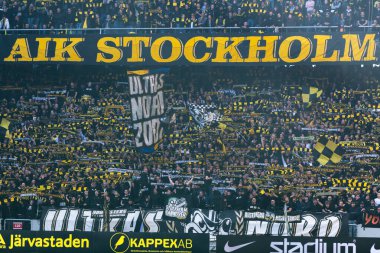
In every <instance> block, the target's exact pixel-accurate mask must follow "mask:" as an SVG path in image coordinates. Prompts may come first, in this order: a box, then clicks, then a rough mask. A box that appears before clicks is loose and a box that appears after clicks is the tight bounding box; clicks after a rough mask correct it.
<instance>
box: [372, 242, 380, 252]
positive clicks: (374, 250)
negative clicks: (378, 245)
mask: <svg viewBox="0 0 380 253" xmlns="http://www.w3.org/2000/svg"><path fill="white" fill-rule="evenodd" d="M371 253H380V249H375V244H373V245H372V248H371Z"/></svg>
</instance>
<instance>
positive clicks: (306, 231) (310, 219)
mask: <svg viewBox="0 0 380 253" xmlns="http://www.w3.org/2000/svg"><path fill="white" fill-rule="evenodd" d="M164 213H165V210H163V209H152V210H126V209H119V210H110V213H109V214H110V231H111V232H113V231H123V232H161V233H209V234H211V235H284V234H285V233H286V230H287V229H285V227H286V224H288V228H289V229H288V231H289V234H290V235H292V236H319V237H337V236H348V215H347V214H339V213H334V214H323V213H318V214H311V213H303V214H302V215H295V216H293V217H292V215H288V219H289V220H292V221H293V222H289V223H284V222H282V221H281V219H282V218H281V215H280V216H278V217H276V216H272V218H273V217H274V219H277V220H278V221H277V222H273V221H268V220H265V219H267V218H268V216H266V215H265V214H263V212H261V211H257V212H246V211H233V210H227V211H219V212H218V211H215V210H203V209H191V210H189V214H188V215H189V219H187V220H185V221H183V220H173V219H167V218H165V215H164ZM263 215H264V216H263ZM181 218H182V217H181ZM103 227H104V226H103V211H102V210H88V209H77V208H64V209H44V210H43V214H42V216H41V230H42V231H103Z"/></svg>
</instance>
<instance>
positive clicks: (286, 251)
mask: <svg viewBox="0 0 380 253" xmlns="http://www.w3.org/2000/svg"><path fill="white" fill-rule="evenodd" d="M330 245H331V244H330ZM331 246H332V250H330V247H329V244H328V243H327V242H324V241H323V239H315V241H314V242H307V243H302V242H297V241H291V242H289V241H288V239H287V238H285V239H284V241H281V242H271V244H270V247H271V251H270V253H293V252H297V253H356V244H355V243H332V245H331Z"/></svg>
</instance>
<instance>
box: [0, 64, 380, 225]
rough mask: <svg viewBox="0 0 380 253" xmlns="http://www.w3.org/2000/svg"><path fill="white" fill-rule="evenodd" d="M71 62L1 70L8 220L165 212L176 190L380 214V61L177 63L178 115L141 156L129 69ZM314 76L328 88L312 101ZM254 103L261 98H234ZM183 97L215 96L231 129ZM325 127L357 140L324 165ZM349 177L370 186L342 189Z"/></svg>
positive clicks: (0, 187) (192, 202)
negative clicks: (307, 97)
mask: <svg viewBox="0 0 380 253" xmlns="http://www.w3.org/2000/svg"><path fill="white" fill-rule="evenodd" d="M8 68H12V67H8ZM62 68H63V69H58V70H57V69H56V68H51V67H47V68H45V67H44V68H42V67H39V68H37V69H28V68H27V67H25V68H24V69H23V68H19V69H17V70H15V69H13V70H12V71H11V70H10V69H8V70H7V71H3V72H2V73H1V76H0V80H1V83H2V86H0V89H1V92H0V94H1V95H0V96H1V98H0V99H1V101H0V113H1V117H6V118H7V119H9V120H10V121H11V126H10V134H11V137H10V138H3V139H2V140H1V143H0V148H1V149H0V158H1V161H0V194H1V195H0V201H1V207H2V209H1V210H2V217H3V218H10V217H13V218H16V217H17V218H20V217H27V218H35V217H37V215H38V213H39V212H40V210H41V208H42V207H44V206H48V207H57V208H58V207H64V206H69V207H85V208H93V209H103V208H104V206H105V205H107V207H108V208H110V209H117V208H143V209H144V208H145V209H149V208H163V207H164V205H165V199H166V198H167V197H168V196H184V197H185V198H186V199H187V202H188V205H189V207H190V208H213V209H215V210H225V209H240V210H257V209H264V210H271V211H281V210H283V206H284V204H286V205H287V207H288V211H289V212H302V211H305V212H326V213H330V212H348V213H351V214H352V215H354V217H356V218H358V219H359V218H360V217H361V215H360V213H361V212H362V211H364V210H371V211H373V212H380V193H378V192H379V189H378V188H377V184H378V180H379V176H380V170H379V164H380V163H379V159H378V154H379V151H378V142H379V127H378V124H379V122H378V120H377V119H378V113H379V109H380V107H379V106H378V105H379V103H380V101H379V94H380V90H379V83H378V80H380V79H379V78H378V76H377V75H378V73H377V71H376V70H375V69H372V68H360V67H336V68H323V67H320V68H311V67H294V68H292V69H291V71H290V70H289V68H285V67H279V68H277V69H275V68H241V69H239V70H237V69H234V68H229V69H228V70H227V69H225V68H212V69H207V70H205V69H202V71H199V69H197V68H190V67H186V68H178V69H177V68H172V70H171V72H170V74H169V75H168V76H167V78H166V84H165V90H166V91H165V101H166V105H165V106H166V108H176V109H175V114H174V115H175V116H174V118H175V122H174V123H172V124H170V125H169V126H168V127H167V129H166V134H165V138H164V141H163V142H162V143H161V144H160V145H159V148H158V150H157V151H156V152H154V153H152V154H142V153H139V152H136V150H135V149H134V145H133V132H132V130H131V129H130V127H131V122H130V118H129V115H130V113H129V98H128V93H127V90H128V89H127V87H125V83H119V82H118V81H124V80H127V78H126V76H125V71H123V70H119V69H117V68H115V69H112V70H110V69H107V70H104V69H91V68H89V69H87V70H84V68H81V70H80V71H79V70H73V69H72V68H69V67H67V68H66V70H65V69H64V67H62ZM274 71H275V72H276V76H275V77H274V76H273V72H274ZM15 73H17V75H16V74H15ZM304 73H308V74H307V76H305V74H304ZM313 76H317V77H318V79H315V78H314V77H313ZM309 77H310V78H309ZM304 85H318V87H319V88H321V89H323V95H322V97H321V100H320V101H318V102H315V103H313V104H312V105H311V106H310V107H307V106H304V105H303V103H302V101H301V95H300V94H301V93H300V92H301V91H300V87H302V86H304ZM251 101H261V102H260V103H253V104H249V105H247V106H244V105H242V106H238V105H239V102H241V103H244V102H251ZM187 102H191V103H195V104H199V105H205V104H209V105H211V104H212V105H215V106H216V107H217V108H219V109H218V110H219V111H220V113H221V114H222V115H223V117H224V118H223V119H224V120H225V121H224V122H225V123H226V124H227V125H228V128H227V129H224V130H221V129H220V128H219V127H217V126H210V127H204V128H200V127H199V125H198V124H197V122H195V121H194V120H193V119H192V117H191V116H190V114H189V111H188V110H187V109H186V107H187V106H186V104H187ZM110 106H119V107H118V108H113V109H112V108H110ZM120 106H121V107H122V108H125V110H123V109H120V108H121V107H120ZM336 110H338V111H336ZM342 115H353V117H343V116H342ZM328 118H330V119H328ZM302 128H308V130H307V129H306V130H304V129H302ZM312 129H319V130H316V131H315V130H312ZM320 135H329V137H330V138H332V139H333V140H334V141H335V142H336V143H339V142H341V141H351V142H355V141H356V142H359V144H357V145H353V146H352V147H350V148H351V150H347V151H346V156H345V157H344V158H343V160H342V162H341V163H339V164H335V165H326V166H322V167H320V166H318V164H317V163H315V161H314V158H313V155H312V153H311V150H312V148H313V146H314V144H315V143H316V142H317V140H318V138H319V136H320ZM297 137H307V138H303V139H302V138H301V139H297ZM360 143H361V144H360ZM363 143H364V144H363ZM358 154H359V155H360V154H372V155H373V156H372V157H369V156H368V157H367V156H365V157H361V158H360V156H358V157H355V156H356V155H358ZM349 179H356V180H357V181H359V182H361V183H362V185H361V186H365V187H362V188H357V187H351V186H349V185H344V184H341V185H337V184H336V180H341V182H342V181H343V180H349Z"/></svg>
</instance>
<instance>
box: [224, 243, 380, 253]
mask: <svg viewBox="0 0 380 253" xmlns="http://www.w3.org/2000/svg"><path fill="white" fill-rule="evenodd" d="M228 243H229V242H228V241H227V243H226V245H224V251H225V252H227V253H228V252H233V251H236V250H238V249H241V248H244V247H246V246H248V245H250V244H252V243H255V241H253V242H248V243H244V244H240V245H236V246H233V247H231V246H229V245H228ZM371 253H373V252H371ZM375 253H380V252H375Z"/></svg>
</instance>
